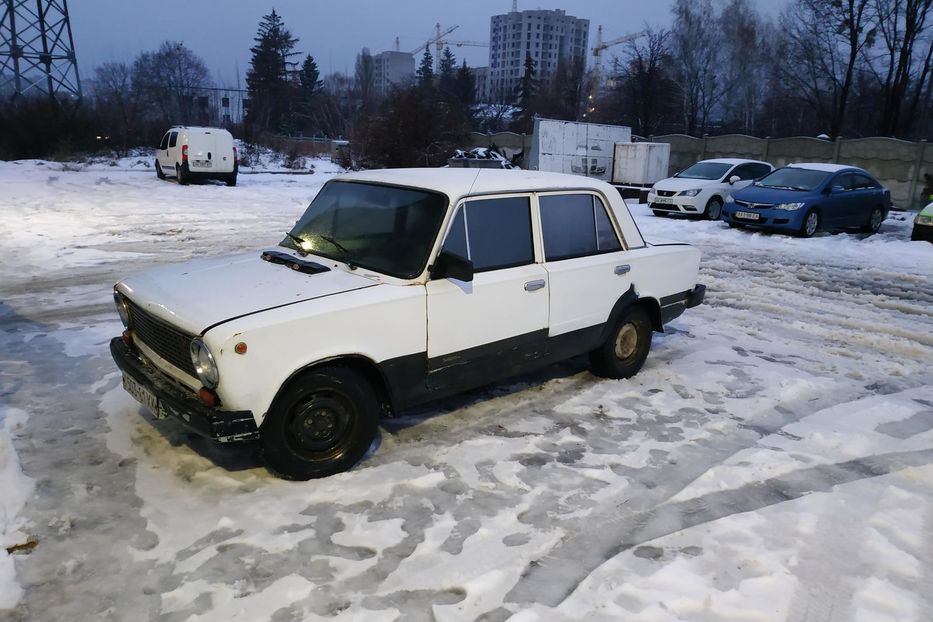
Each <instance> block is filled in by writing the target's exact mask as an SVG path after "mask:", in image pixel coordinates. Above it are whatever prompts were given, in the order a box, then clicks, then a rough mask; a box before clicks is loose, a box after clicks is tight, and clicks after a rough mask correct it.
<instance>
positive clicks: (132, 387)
mask: <svg viewBox="0 0 933 622" xmlns="http://www.w3.org/2000/svg"><path fill="white" fill-rule="evenodd" d="M123 388H124V389H126V392H127V393H129V394H130V395H132V396H133V399H135V400H136V401H137V402H139V403H140V404H142V405H143V406H145V407H146V409H148V410H149V412H150V413H152V414H153V415H155V416H156V417H162V416H164V415H163V413H162V412H161V409H160V408H159V398H157V397H156V396H155V394H154V393H153V392H152V391H150V390H149V389H147V388H146V387H144V386H143V385H141V384H139V383H138V382H136V381H135V380H134V379H133V378H131V377H130V376H127V375H126V374H124V375H123Z"/></svg>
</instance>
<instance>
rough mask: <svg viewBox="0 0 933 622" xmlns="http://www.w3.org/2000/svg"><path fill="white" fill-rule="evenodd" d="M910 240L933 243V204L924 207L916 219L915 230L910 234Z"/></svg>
mask: <svg viewBox="0 0 933 622" xmlns="http://www.w3.org/2000/svg"><path fill="white" fill-rule="evenodd" d="M910 239H911V240H914V241H916V240H926V241H927V242H933V203H930V204H929V205H927V206H926V207H924V208H923V209H922V210H921V211H920V213H919V214H917V217H916V218H914V228H913V231H911V232H910Z"/></svg>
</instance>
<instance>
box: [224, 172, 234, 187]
mask: <svg viewBox="0 0 933 622" xmlns="http://www.w3.org/2000/svg"><path fill="white" fill-rule="evenodd" d="M224 183H225V184H227V185H228V186H235V185H236V173H230V174H229V175H227V176H226V177H225V178H224Z"/></svg>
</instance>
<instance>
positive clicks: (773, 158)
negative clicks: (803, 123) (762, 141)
mask: <svg viewBox="0 0 933 622" xmlns="http://www.w3.org/2000/svg"><path fill="white" fill-rule="evenodd" d="M835 154H836V143H834V142H832V141H829V140H821V139H819V138H810V137H808V136H798V137H795V138H776V139H770V140H769V143H768V162H770V163H771V164H773V165H774V166H777V167H781V166H787V165H788V164H793V163H794V162H830V163H831V162H832V161H833V159H834V158H835Z"/></svg>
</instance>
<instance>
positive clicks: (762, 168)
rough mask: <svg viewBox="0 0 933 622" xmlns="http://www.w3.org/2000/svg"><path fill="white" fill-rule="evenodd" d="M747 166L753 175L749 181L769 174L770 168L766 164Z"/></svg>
mask: <svg viewBox="0 0 933 622" xmlns="http://www.w3.org/2000/svg"><path fill="white" fill-rule="evenodd" d="M749 166H751V167H752V175H754V177H751V179H759V178H761V177H764V176H765V175H767V174H768V173H770V172H771V167H770V166H768V165H767V164H749Z"/></svg>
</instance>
